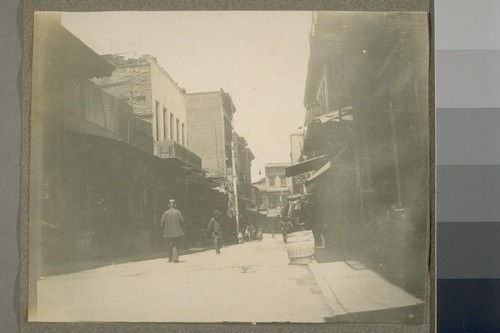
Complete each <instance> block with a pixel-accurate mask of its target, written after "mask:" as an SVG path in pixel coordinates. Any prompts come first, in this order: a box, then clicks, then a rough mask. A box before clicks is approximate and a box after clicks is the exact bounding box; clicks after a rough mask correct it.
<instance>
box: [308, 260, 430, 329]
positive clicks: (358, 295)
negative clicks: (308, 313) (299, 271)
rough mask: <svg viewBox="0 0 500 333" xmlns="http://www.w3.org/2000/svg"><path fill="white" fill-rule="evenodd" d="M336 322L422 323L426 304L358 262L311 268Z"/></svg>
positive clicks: (328, 264)
mask: <svg viewBox="0 0 500 333" xmlns="http://www.w3.org/2000/svg"><path fill="white" fill-rule="evenodd" d="M309 268H310V269H311V272H312V273H313V275H314V277H315V278H316V281H317V282H318V285H319V286H320V288H321V291H322V293H323V295H324V296H325V299H326V301H327V303H328V305H329V306H330V307H331V308H332V310H333V312H334V317H333V318H330V320H328V321H336V322H385V323H390V322H395V323H398V322H412V323H415V322H416V323H421V322H423V310H424V307H423V305H424V302H423V301H422V300H420V299H417V298H415V297H414V296H412V295H410V294H409V293H408V292H406V291H404V290H403V289H401V288H400V287H398V286H396V285H393V284H391V283H390V282H388V281H387V280H385V279H383V278H382V277H380V276H379V275H378V274H376V273H375V272H373V271H371V270H369V269H367V268H366V267H364V266H363V265H362V264H360V263H359V262H356V261H346V262H344V261H338V262H332V263H322V264H318V263H317V262H316V261H313V262H312V263H311V264H309Z"/></svg>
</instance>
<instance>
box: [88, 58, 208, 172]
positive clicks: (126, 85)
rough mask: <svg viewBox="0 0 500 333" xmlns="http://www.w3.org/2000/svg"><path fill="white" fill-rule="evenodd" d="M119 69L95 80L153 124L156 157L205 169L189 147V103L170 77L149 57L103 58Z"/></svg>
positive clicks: (182, 91) (138, 115)
mask: <svg viewBox="0 0 500 333" xmlns="http://www.w3.org/2000/svg"><path fill="white" fill-rule="evenodd" d="M102 57H103V58H104V59H106V60H107V61H108V62H109V63H111V64H112V65H113V66H115V68H116V69H115V70H114V71H113V74H112V75H111V76H110V77H105V78H99V79H94V80H93V81H94V83H96V84H97V85H98V86H99V87H100V88H101V89H103V90H104V91H106V92H108V93H110V94H112V95H114V96H116V97H117V98H119V99H121V100H124V101H126V102H127V103H128V104H129V105H130V106H131V107H132V109H133V110H134V113H135V115H136V116H137V117H139V118H141V119H143V120H145V121H146V122H148V123H150V124H151V130H152V133H151V134H152V137H153V142H154V153H155V155H157V156H160V157H162V158H173V159H176V160H179V161H182V162H184V164H188V165H190V166H194V167H197V168H201V159H200V157H199V156H196V155H195V154H193V153H191V152H190V151H189V150H188V149H187V147H188V127H187V125H186V124H187V117H186V99H185V94H184V90H183V89H181V88H180V87H179V86H178V85H177V84H176V83H175V82H174V81H173V79H172V78H171V77H170V75H169V74H168V73H167V72H166V71H165V70H164V69H163V68H162V67H161V66H160V65H159V64H158V62H157V60H156V59H155V58H154V57H153V56H151V55H149V54H147V55H143V56H141V57H139V58H137V59H132V58H129V59H126V58H125V57H123V56H120V55H104V56H102Z"/></svg>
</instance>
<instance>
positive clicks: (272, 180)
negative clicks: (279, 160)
mask: <svg viewBox="0 0 500 333" xmlns="http://www.w3.org/2000/svg"><path fill="white" fill-rule="evenodd" d="M268 179H269V187H274V179H275V178H274V177H273V176H270V177H268Z"/></svg>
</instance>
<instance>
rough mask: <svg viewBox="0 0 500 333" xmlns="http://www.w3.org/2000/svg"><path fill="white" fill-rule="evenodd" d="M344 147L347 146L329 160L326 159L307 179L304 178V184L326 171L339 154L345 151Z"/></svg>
mask: <svg viewBox="0 0 500 333" xmlns="http://www.w3.org/2000/svg"><path fill="white" fill-rule="evenodd" d="M346 149H347V146H346V147H344V148H342V150H341V151H339V152H338V153H337V154H336V155H335V156H334V157H333V158H332V159H331V160H330V161H328V162H327V163H325V164H324V165H323V166H322V167H321V168H319V170H318V171H316V172H315V173H314V174H313V175H312V176H311V177H310V178H309V179H308V180H306V184H310V183H312V182H313V181H314V180H316V179H317V178H318V177H319V176H321V175H323V174H324V173H325V172H327V171H328V170H329V169H330V168H331V167H332V165H333V164H334V163H335V162H336V161H337V160H338V159H339V158H340V156H341V155H342V154H343V153H344V152H345V150H346Z"/></svg>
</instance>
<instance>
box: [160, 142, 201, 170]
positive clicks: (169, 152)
mask: <svg viewBox="0 0 500 333" xmlns="http://www.w3.org/2000/svg"><path fill="white" fill-rule="evenodd" d="M154 153H155V155H156V156H159V157H161V158H176V159H178V160H181V161H183V162H185V163H187V164H189V165H191V166H194V167H197V168H199V169H201V157H199V156H198V155H196V154H195V153H193V152H191V151H190V150H189V149H187V148H186V147H184V146H182V145H180V144H178V143H177V142H173V141H170V140H163V141H157V142H155V151H154Z"/></svg>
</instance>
